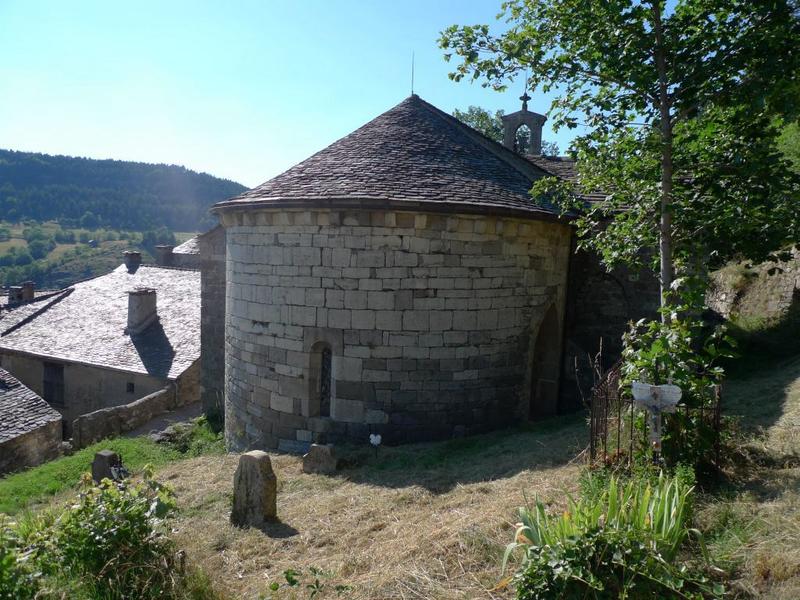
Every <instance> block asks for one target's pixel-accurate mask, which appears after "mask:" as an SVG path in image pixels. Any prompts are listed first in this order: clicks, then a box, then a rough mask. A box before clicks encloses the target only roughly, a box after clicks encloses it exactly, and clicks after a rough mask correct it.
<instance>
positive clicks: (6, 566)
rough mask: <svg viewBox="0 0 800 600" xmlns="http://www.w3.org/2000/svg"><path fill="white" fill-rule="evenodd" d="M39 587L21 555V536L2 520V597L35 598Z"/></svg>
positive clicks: (0, 570)
mask: <svg viewBox="0 0 800 600" xmlns="http://www.w3.org/2000/svg"><path fill="white" fill-rule="evenodd" d="M37 587H38V586H37V584H36V579H35V576H34V574H33V573H32V572H31V571H30V570H28V569H26V568H25V563H24V561H23V559H22V558H21V556H20V542H19V537H18V536H17V535H16V533H15V531H14V530H13V529H12V528H11V527H10V526H9V524H8V523H7V522H5V521H0V598H2V599H3V600H5V599H9V600H11V599H17V598H20V599H22V598H33V597H34V595H35V594H36V589H37Z"/></svg>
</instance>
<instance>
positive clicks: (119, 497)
mask: <svg viewBox="0 0 800 600" xmlns="http://www.w3.org/2000/svg"><path fill="white" fill-rule="evenodd" d="M86 483H87V485H86V487H85V488H84V490H83V491H82V492H81V493H80V495H79V497H78V501H77V502H76V503H75V504H73V505H72V506H70V507H69V508H67V509H66V511H65V512H64V513H63V514H61V515H60V516H59V517H58V518H57V519H56V520H55V522H54V523H53V524H52V526H51V527H46V528H42V529H40V530H39V531H38V532H35V533H33V534H31V535H30V537H31V546H30V548H31V554H32V556H33V560H34V562H35V564H36V565H37V566H38V567H39V568H40V569H41V570H42V572H43V573H44V574H45V575H47V576H50V577H63V576H66V577H68V578H69V579H70V580H73V581H75V580H77V581H81V582H83V585H84V587H86V588H87V589H88V590H91V592H90V594H89V595H90V596H99V597H109V598H133V597H136V598H162V597H170V596H171V595H173V593H174V592H175V590H176V589H177V586H178V584H179V580H178V579H179V578H178V577H177V575H178V574H179V569H178V568H177V565H176V564H175V548H174V546H173V543H172V542H171V540H170V539H169V538H168V537H166V535H164V533H163V532H162V531H161V522H162V519H163V518H164V517H166V516H167V515H169V514H170V513H171V512H172V511H173V510H174V509H175V503H174V499H173V497H172V494H171V492H170V491H169V490H168V489H167V488H165V487H164V486H161V485H160V484H158V483H157V482H155V481H154V480H152V479H151V478H150V474H149V471H146V472H145V477H144V481H143V482H142V483H140V484H131V483H127V482H113V481H110V480H103V481H102V482H101V483H100V484H99V485H97V486H93V485H89V482H88V481H87V482H86Z"/></svg>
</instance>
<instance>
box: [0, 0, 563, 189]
mask: <svg viewBox="0 0 800 600" xmlns="http://www.w3.org/2000/svg"><path fill="white" fill-rule="evenodd" d="M499 6H500V1H499V0H496V1H495V0H427V1H421V0H404V1H402V2H401V1H389V0H359V1H356V0H327V1H323V0H304V1H302V2H300V1H295V2H290V1H286V0H262V1H255V0H253V1H245V0H228V1H215V2H204V1H200V0H195V1H179V0H168V1H163V0H162V1H160V2H150V1H142V0H137V1H136V2H125V3H123V2H113V1H111V2H110V1H108V0H103V1H89V0H86V1H83V0H68V1H66V0H58V1H56V0H53V1H49V2H48V1H39V0H0V148H9V149H14V150H27V151H36V152H46V153H51V154H68V155H73V156H88V157H91V158H116V159H125V160H140V161H146V162H166V163H172V164H181V165H185V166H186V167H189V168H191V169H195V170H198V171H205V172H208V173H211V174H213V175H217V176H220V177H227V178H230V179H233V180H236V181H239V182H241V183H243V184H245V185H248V186H254V185H257V184H259V183H261V182H262V181H265V180H267V179H269V178H271V177H273V176H274V175H277V174H278V173H280V172H282V171H284V170H285V169H287V168H289V167H290V166H292V165H293V164H295V163H297V162H300V161H301V160H303V159H304V158H306V157H308V156H310V155H311V154H313V153H314V152H316V151H318V150H320V149H322V148H324V147H325V146H327V145H328V144H330V143H331V142H333V141H335V140H336V139H338V138H340V137H342V136H344V135H346V134H347V133H349V132H350V131H352V130H354V129H356V128H357V127H359V126H361V125H362V124H364V123H366V122H367V121H369V120H370V119H372V118H373V117H375V116H377V115H378V114H380V113H382V112H384V111H385V110H388V109H389V108H391V107H392V106H394V105H395V104H397V103H398V102H400V101H402V100H403V99H404V98H405V97H406V96H408V95H409V93H410V70H411V53H412V51H413V52H415V55H416V77H415V81H416V84H415V91H416V92H417V93H418V94H419V95H420V96H421V97H423V98H424V99H426V100H428V101H429V102H431V103H433V104H435V105H436V106H438V107H439V108H441V109H442V110H445V111H447V112H452V111H453V109H454V108H466V107H467V106H468V105H470V104H477V105H481V106H484V107H486V108H490V109H492V110H494V109H498V108H503V109H505V110H506V111H507V112H511V111H514V110H517V109H518V108H519V104H520V103H519V100H518V97H519V96H520V94H521V92H522V89H521V87H522V84H521V82H519V83H517V84H516V85H514V86H512V88H511V89H510V90H509V91H508V92H505V93H502V94H500V93H497V92H494V91H492V90H490V89H484V88H482V87H480V85H477V84H469V83H453V82H451V81H450V80H449V79H448V77H447V73H448V72H449V70H451V68H452V67H451V66H449V65H448V64H447V63H445V61H444V59H443V58H442V51H441V50H440V49H439V48H438V47H437V45H436V40H437V38H438V33H439V31H441V30H442V29H443V28H444V27H446V26H448V25H450V24H453V23H459V24H472V23H487V22H492V23H496V22H495V20H494V18H495V15H496V14H497V12H498V11H499ZM497 27H502V24H501V23H497ZM518 88H519V89H518ZM548 106H549V100H548V99H545V98H544V97H543V96H541V95H540V94H535V95H534V100H533V101H532V102H531V105H530V108H531V109H532V110H537V111H539V112H544V111H545V110H546V109H547V107H548ZM571 135H572V134H571V132H568V131H566V130H562V131H561V132H559V135H555V134H553V133H552V132H551V131H550V130H549V129H548V128H547V126H545V134H544V137H545V139H549V140H553V141H557V142H558V143H559V145H560V147H561V149H562V151H563V150H564V149H565V148H566V147H567V146H568V143H569V139H570V137H571Z"/></svg>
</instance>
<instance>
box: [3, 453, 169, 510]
mask: <svg viewBox="0 0 800 600" xmlns="http://www.w3.org/2000/svg"><path fill="white" fill-rule="evenodd" d="M104 448H108V449H110V450H113V451H115V452H117V453H118V454H119V455H120V456H121V457H122V460H123V462H124V464H125V466H126V467H128V468H129V469H130V470H132V471H134V472H135V471H138V470H140V469H141V468H142V467H144V466H145V465H146V464H148V463H149V464H151V465H153V466H154V467H155V466H161V465H164V464H166V463H167V462H169V461H172V460H177V459H178V458H180V456H181V455H180V454H179V453H178V452H176V451H174V450H169V449H166V448H164V447H163V446H159V445H157V444H156V443H154V442H152V441H150V440H149V439H147V438H118V439H115V440H106V441H103V442H98V443H97V444H94V445H92V446H89V447H88V448H84V449H83V450H79V451H78V452H76V453H75V454H73V455H72V456H65V457H62V458H59V459H57V460H54V461H51V462H49V463H46V464H44V465H41V466H39V467H36V468H34V469H28V470H26V471H22V472H20V473H15V474H14V475H9V476H7V477H5V478H3V479H0V512H5V513H9V514H14V513H16V512H19V511H20V510H22V509H24V508H27V507H32V506H35V505H37V504H40V503H43V502H47V501H48V500H49V498H50V497H51V496H54V495H56V494H59V493H61V492H66V491H69V490H72V489H74V488H75V487H76V485H77V484H78V482H79V481H80V479H81V476H82V475H83V474H84V473H87V472H90V471H91V464H92V459H93V458H94V454H95V452H97V451H98V450H103V449H104Z"/></svg>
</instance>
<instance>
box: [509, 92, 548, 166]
mask: <svg viewBox="0 0 800 600" xmlns="http://www.w3.org/2000/svg"><path fill="white" fill-rule="evenodd" d="M519 99H520V100H522V110H518V111H517V112H514V113H511V114H510V115H503V117H502V119H503V146H505V147H506V148H508V149H509V150H513V151H514V152H517V153H519V154H534V155H539V154H541V153H542V128H543V127H544V122H545V121H547V117H545V116H544V115H540V114H539V113H535V112H531V111H529V110H528V100H530V99H531V97H530V96H528V94H527V93H525V94H523V95H522V96H520V98H519ZM523 125H525V126H527V127H528V129H529V130H530V132H531V136H530V141H529V142H528V147H527V148H520V147H519V145H518V144H517V131H518V130H519V128H520V127H522V126H523Z"/></svg>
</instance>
